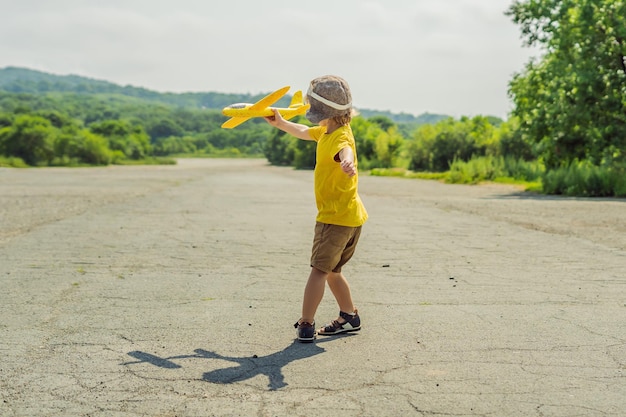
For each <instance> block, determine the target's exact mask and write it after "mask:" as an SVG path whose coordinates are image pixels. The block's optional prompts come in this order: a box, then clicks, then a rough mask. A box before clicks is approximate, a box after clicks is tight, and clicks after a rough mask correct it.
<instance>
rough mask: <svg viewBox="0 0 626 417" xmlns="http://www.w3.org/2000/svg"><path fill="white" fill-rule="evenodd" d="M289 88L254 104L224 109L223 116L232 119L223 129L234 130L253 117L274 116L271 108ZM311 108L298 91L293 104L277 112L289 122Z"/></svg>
mask: <svg viewBox="0 0 626 417" xmlns="http://www.w3.org/2000/svg"><path fill="white" fill-rule="evenodd" d="M289 88H291V87H289V86H287V87H283V88H281V89H279V90H276V91H274V92H273V93H271V94H269V95H267V96H265V97H263V98H262V99H261V100H259V101H257V102H256V103H254V104H248V103H237V104H231V105H230V106H228V107H224V109H223V110H222V114H223V115H224V116H228V117H230V119H228V120H226V121H225V122H224V124H222V128H223V129H232V128H233V127H236V126H239V125H240V124H242V123H243V122H245V121H246V120H248V119H251V118H253V117H268V116H273V115H274V112H272V109H271V108H270V106H271V105H272V104H274V103H276V102H277V101H278V100H280V99H281V98H282V97H283V96H284V95H285V94H287V91H289ZM309 107H310V104H304V102H303V101H302V91H297V92H296V94H294V95H293V98H292V99H291V104H289V107H288V108H276V110H278V112H279V113H280V115H281V116H283V118H284V119H285V120H289V119H291V118H292V117H295V116H298V115H300V114H305V113H306V111H307V110H308V109H309Z"/></svg>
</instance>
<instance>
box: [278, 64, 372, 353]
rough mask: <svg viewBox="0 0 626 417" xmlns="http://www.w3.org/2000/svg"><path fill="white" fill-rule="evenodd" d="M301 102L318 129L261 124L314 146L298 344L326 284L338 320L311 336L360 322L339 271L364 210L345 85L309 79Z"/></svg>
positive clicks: (311, 330)
mask: <svg viewBox="0 0 626 417" xmlns="http://www.w3.org/2000/svg"><path fill="white" fill-rule="evenodd" d="M306 100H307V101H308V103H309V104H310V105H311V107H310V109H309V110H308V111H307V113H306V118H307V119H308V120H309V121H310V122H311V123H313V124H317V125H318V126H316V127H308V126H306V125H303V124H298V123H293V122H289V121H286V120H284V119H283V118H282V116H281V115H280V113H278V111H276V110H274V116H273V117H267V118H266V120H267V122H268V123H269V124H271V125H272V126H274V127H277V128H278V129H281V130H283V131H285V132H287V133H289V134H291V135H293V136H295V137H297V138H299V139H302V140H314V141H316V142H317V150H316V165H315V174H314V177H315V201H316V205H317V209H318V214H317V218H316V224H315V238H314V240H313V250H312V255H311V273H310V275H309V279H308V281H307V284H306V287H305V289H304V299H303V301H302V317H301V318H300V320H298V322H297V323H296V324H295V325H294V327H296V329H297V337H298V340H299V341H301V342H312V341H313V340H314V339H315V337H316V330H315V312H316V311H317V307H318V306H319V304H320V302H321V301H322V297H323V296H324V289H325V286H326V283H328V286H329V287H330V290H331V292H332V293H333V295H334V297H335V299H336V300H337V304H338V305H339V317H338V318H337V319H336V320H333V321H332V322H331V323H330V324H327V325H325V326H323V327H321V328H320V329H318V331H317V334H320V335H335V334H340V333H344V332H352V331H357V330H360V329H361V319H360V317H359V315H358V312H357V309H356V308H355V307H354V304H353V303H352V295H351V293H350V286H349V285H348V281H347V280H346V278H345V277H344V276H343V274H342V273H341V268H342V266H343V265H345V264H346V262H348V260H350V258H351V257H352V255H353V254H354V250H355V248H356V244H357V242H358V240H359V236H360V234H361V226H362V225H363V223H365V221H366V220H367V212H366V210H365V207H364V206H363V203H362V202H361V199H360V197H359V195H358V173H357V158H356V146H355V141H354V136H353V134H352V130H351V129H350V121H351V119H352V96H351V94H350V87H349V86H348V84H347V83H346V81H345V80H343V79H342V78H340V77H336V76H332V75H328V76H323V77H319V78H316V79H314V80H313V81H311V85H310V87H309V91H308V92H307V96H306Z"/></svg>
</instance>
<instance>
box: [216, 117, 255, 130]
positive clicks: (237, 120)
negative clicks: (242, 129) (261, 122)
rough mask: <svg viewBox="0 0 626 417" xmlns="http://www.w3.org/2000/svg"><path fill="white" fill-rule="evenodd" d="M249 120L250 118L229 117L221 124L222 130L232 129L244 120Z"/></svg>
mask: <svg viewBox="0 0 626 417" xmlns="http://www.w3.org/2000/svg"><path fill="white" fill-rule="evenodd" d="M248 119H251V117H231V118H230V119H228V120H226V121H225V122H224V123H222V129H232V128H233V127H237V126H239V125H240V124H242V123H243V122H245V121H246V120H248Z"/></svg>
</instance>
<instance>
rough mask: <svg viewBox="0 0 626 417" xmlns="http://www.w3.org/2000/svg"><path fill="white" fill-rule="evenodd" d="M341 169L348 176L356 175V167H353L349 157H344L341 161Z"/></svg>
mask: <svg viewBox="0 0 626 417" xmlns="http://www.w3.org/2000/svg"><path fill="white" fill-rule="evenodd" d="M341 169H342V171H343V172H345V173H346V174H348V176H349V177H354V176H355V175H356V168H355V167H354V161H351V160H349V159H344V160H343V161H341Z"/></svg>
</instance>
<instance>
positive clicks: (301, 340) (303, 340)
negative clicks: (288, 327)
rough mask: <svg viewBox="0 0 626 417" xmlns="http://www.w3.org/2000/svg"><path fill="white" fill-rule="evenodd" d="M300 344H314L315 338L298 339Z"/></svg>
mask: <svg viewBox="0 0 626 417" xmlns="http://www.w3.org/2000/svg"><path fill="white" fill-rule="evenodd" d="M297 339H298V342H302V343H312V342H314V341H315V337H311V338H306V339H305V338H300V337H298V338H297Z"/></svg>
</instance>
